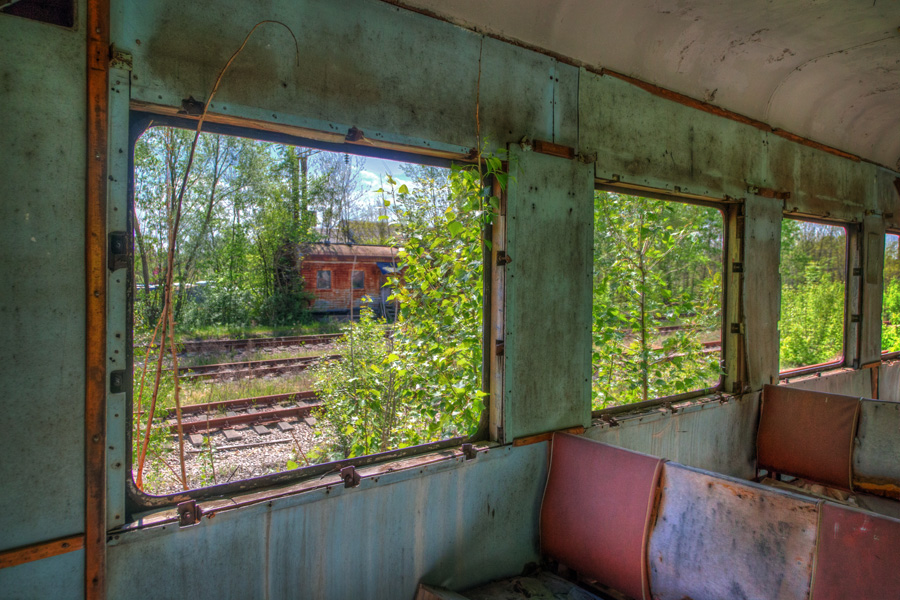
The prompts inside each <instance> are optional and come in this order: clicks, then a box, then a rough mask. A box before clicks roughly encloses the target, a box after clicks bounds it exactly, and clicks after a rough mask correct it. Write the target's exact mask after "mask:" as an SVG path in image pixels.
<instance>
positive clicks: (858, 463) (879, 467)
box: [853, 400, 900, 491]
mask: <svg viewBox="0 0 900 600" xmlns="http://www.w3.org/2000/svg"><path fill="white" fill-rule="evenodd" d="M898 431H900V403H897V402H880V401H875V400H864V401H863V402H861V403H860V412H859V429H858V431H857V434H856V448H855V449H854V452H853V482H854V484H856V483H857V482H860V483H864V484H874V485H875V486H878V485H888V486H891V487H893V489H894V490H895V491H896V490H900V438H898V435H897V432H898ZM863 487H867V486H863Z"/></svg>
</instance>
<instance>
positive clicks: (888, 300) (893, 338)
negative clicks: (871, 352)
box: [881, 278, 900, 352]
mask: <svg viewBox="0 0 900 600" xmlns="http://www.w3.org/2000/svg"><path fill="white" fill-rule="evenodd" d="M881 315H882V321H883V323H882V326H881V351H882V352H897V351H900V280H898V279H891V280H890V281H888V280H887V278H885V281H884V304H883V306H882V311H881Z"/></svg>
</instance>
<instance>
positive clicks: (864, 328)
mask: <svg viewBox="0 0 900 600" xmlns="http://www.w3.org/2000/svg"><path fill="white" fill-rule="evenodd" d="M861 235H862V243H861V248H862V277H861V282H862V285H861V287H862V299H861V303H860V311H859V314H860V315H862V322H861V323H860V336H861V337H860V343H859V348H860V351H859V364H861V365H865V364H869V363H872V362H875V361H877V360H880V359H881V303H882V299H883V296H884V294H883V287H882V286H883V284H884V281H883V280H884V277H883V271H884V219H883V218H882V217H881V216H880V215H866V217H864V219H863V226H862V233H861ZM851 281H856V278H855V277H853V278H851Z"/></svg>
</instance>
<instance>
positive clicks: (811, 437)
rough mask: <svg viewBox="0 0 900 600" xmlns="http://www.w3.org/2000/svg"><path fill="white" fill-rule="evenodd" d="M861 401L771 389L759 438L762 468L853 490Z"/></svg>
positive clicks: (764, 397) (765, 393) (765, 391)
mask: <svg viewBox="0 0 900 600" xmlns="http://www.w3.org/2000/svg"><path fill="white" fill-rule="evenodd" d="M859 405H860V399H859V398H855V397H852V396H842V395H839V394H828V393H824V392H813V391H808V390H798V389H793V388H788V387H785V386H776V385H767V386H765V388H764V389H763V394H762V407H761V409H760V418H759V430H758V432H757V438H756V454H757V466H758V467H759V468H760V469H766V470H767V471H770V472H775V473H784V474H788V475H793V476H796V477H802V478H804V479H810V480H812V481H816V482H819V483H822V484H825V485H830V486H833V487H838V488H841V489H845V490H850V489H852V462H851V461H852V453H853V438H854V436H855V435H856V427H857V422H858V419H859Z"/></svg>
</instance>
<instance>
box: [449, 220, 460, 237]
mask: <svg viewBox="0 0 900 600" xmlns="http://www.w3.org/2000/svg"><path fill="white" fill-rule="evenodd" d="M447 229H448V230H449V231H450V235H453V236H457V235H459V234H460V233H462V231H463V226H462V224H461V223H460V222H459V221H450V222H449V223H447Z"/></svg>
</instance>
